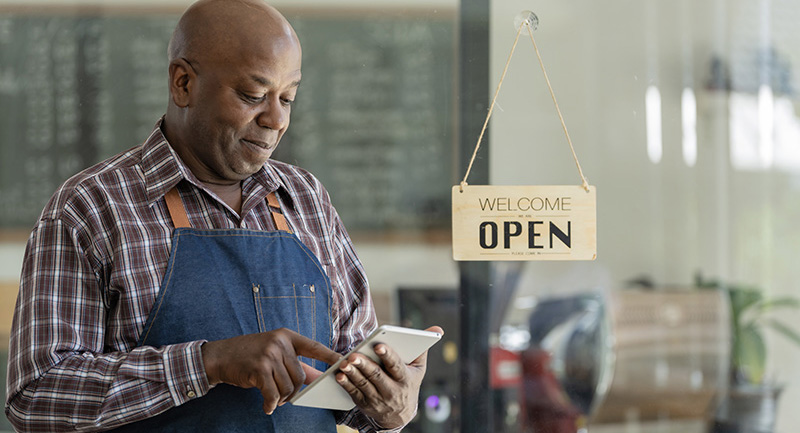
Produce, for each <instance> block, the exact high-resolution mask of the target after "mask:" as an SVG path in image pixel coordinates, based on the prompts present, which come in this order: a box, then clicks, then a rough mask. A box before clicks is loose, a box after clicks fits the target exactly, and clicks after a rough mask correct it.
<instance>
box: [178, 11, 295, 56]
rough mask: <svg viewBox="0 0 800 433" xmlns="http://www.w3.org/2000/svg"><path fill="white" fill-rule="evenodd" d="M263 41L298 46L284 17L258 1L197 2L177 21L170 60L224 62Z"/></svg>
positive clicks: (293, 33) (292, 31)
mask: <svg viewBox="0 0 800 433" xmlns="http://www.w3.org/2000/svg"><path fill="white" fill-rule="evenodd" d="M265 39H269V40H278V41H279V40H286V41H288V42H289V43H296V44H298V45H299V41H298V40H297V35H296V34H295V32H294V29H292V26H291V25H290V24H289V22H288V21H287V20H286V18H284V17H283V15H281V13H280V12H278V11H277V10H276V9H275V8H273V7H272V6H270V5H268V4H266V3H265V2H263V1H261V0H199V1H197V2H196V3H194V4H192V5H191V6H190V7H189V9H187V10H186V12H185V13H184V14H183V16H182V17H181V19H180V21H179V22H178V26H177V27H176V28H175V32H174V33H173V35H172V39H170V42H169V50H168V51H169V53H168V54H169V60H170V61H172V60H175V59H178V58H187V59H195V60H198V61H215V62H216V61H222V62H226V61H229V60H231V59H232V58H234V57H238V56H239V55H240V54H241V53H242V52H243V50H245V51H249V50H251V49H252V47H253V46H254V45H259V44H261V43H263V41H264V40H265Z"/></svg>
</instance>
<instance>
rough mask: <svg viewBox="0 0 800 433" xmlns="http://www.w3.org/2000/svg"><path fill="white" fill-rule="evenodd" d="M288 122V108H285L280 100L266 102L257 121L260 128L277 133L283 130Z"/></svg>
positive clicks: (272, 99)
mask: <svg viewBox="0 0 800 433" xmlns="http://www.w3.org/2000/svg"><path fill="white" fill-rule="evenodd" d="M288 120H289V112H288V107H284V106H283V105H282V104H281V101H280V99H279V98H269V99H267V100H266V101H264V103H263V104H262V109H261V112H260V113H259V114H258V118H257V119H256V121H257V122H258V125H259V126H261V127H263V128H269V129H274V130H276V131H277V130H281V129H283V128H284V127H285V126H286V123H287V122H288Z"/></svg>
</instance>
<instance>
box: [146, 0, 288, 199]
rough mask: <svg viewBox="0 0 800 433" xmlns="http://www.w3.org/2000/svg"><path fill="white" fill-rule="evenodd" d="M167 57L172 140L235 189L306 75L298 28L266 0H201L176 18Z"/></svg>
mask: <svg viewBox="0 0 800 433" xmlns="http://www.w3.org/2000/svg"><path fill="white" fill-rule="evenodd" d="M169 57H170V62H169V64H170V66H169V92H170V98H169V103H168V105H167V113H166V116H165V117H164V122H163V123H162V124H161V128H162V130H163V131H164V134H165V136H166V138H167V140H168V141H169V143H170V145H171V146H172V147H173V149H175V151H176V152H177V153H178V155H179V156H180V158H181V159H182V160H183V162H184V163H185V164H186V165H187V166H188V167H189V169H190V170H191V171H192V173H194V175H195V176H197V178H198V179H199V180H200V181H201V182H203V183H205V184H206V185H208V186H209V188H212V190H213V188H214V187H215V185H216V186H219V185H228V186H233V187H234V188H236V187H237V185H239V182H240V181H242V180H243V179H246V178H247V177H248V176H251V175H252V174H253V173H255V172H257V171H258V170H260V169H261V168H262V167H263V165H264V164H265V163H266V161H267V160H268V159H269V157H270V156H271V155H272V152H273V151H274V150H275V147H276V146H277V145H278V142H279V141H280V139H281V137H282V136H283V134H284V133H285V132H286V129H287V128H288V127H289V118H290V114H291V107H292V102H293V101H294V99H295V96H296V94H297V89H298V87H299V86H300V79H301V76H302V74H301V70H300V69H301V64H302V52H301V49H300V42H299V41H298V40H297V35H296V34H295V33H294V30H292V27H291V26H290V25H289V23H288V22H287V21H286V19H285V18H284V17H283V16H282V15H281V14H280V13H279V12H278V11H277V10H275V9H274V8H272V7H271V6H269V5H267V4H265V3H264V2H263V1H261V0H200V1H198V2H196V3H194V4H193V5H192V6H191V7H190V8H189V9H188V10H187V11H186V13H184V15H183V16H182V17H181V19H180V21H179V22H178V26H177V27H176V29H175V33H174V34H173V36H172V40H171V41H170V45H169ZM215 192H219V193H220V194H222V193H223V192H222V191H215ZM234 195H235V193H234ZM220 196H222V195H220ZM238 197H239V199H240V198H241V194H239V196H238ZM229 204H231V206H232V207H233V208H234V209H236V203H229Z"/></svg>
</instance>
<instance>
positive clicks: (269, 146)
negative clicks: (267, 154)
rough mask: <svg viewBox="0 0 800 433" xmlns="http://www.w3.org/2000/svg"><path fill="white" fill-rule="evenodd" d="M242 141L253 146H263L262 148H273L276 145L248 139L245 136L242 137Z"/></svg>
mask: <svg viewBox="0 0 800 433" xmlns="http://www.w3.org/2000/svg"><path fill="white" fill-rule="evenodd" d="M242 141H243V142H245V143H247V144H249V145H251V146H255V147H258V148H261V149H264V150H270V149H272V148H273V147H274V146H272V145H271V144H269V143H266V142H263V141H257V140H246V139H244V138H243V139H242Z"/></svg>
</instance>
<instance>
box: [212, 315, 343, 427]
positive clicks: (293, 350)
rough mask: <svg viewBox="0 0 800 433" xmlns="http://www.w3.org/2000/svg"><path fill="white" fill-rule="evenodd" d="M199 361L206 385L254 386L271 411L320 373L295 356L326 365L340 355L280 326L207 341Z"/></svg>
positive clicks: (267, 409) (265, 407)
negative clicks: (206, 381) (201, 358)
mask: <svg viewBox="0 0 800 433" xmlns="http://www.w3.org/2000/svg"><path fill="white" fill-rule="evenodd" d="M202 352H203V363H204V365H205V369H206V376H207V377H208V383H209V384H210V385H216V384H218V383H227V384H229V385H234V386H238V387H240V388H254V387H255V388H258V389H259V390H260V391H261V395H263V396H264V412H265V413H266V414H272V412H273V411H274V410H275V408H276V407H278V405H281V404H283V403H285V402H286V401H288V400H289V398H291V397H292V396H293V395H294V394H295V392H297V391H299V390H300V386H301V385H302V384H303V383H310V382H311V381H312V380H313V379H314V378H316V376H319V375H320V374H321V373H320V372H319V371H317V370H315V369H313V368H311V367H310V366H308V365H306V364H304V363H301V362H300V360H299V359H297V357H298V356H306V357H309V358H314V359H318V360H320V361H323V362H326V363H328V364H333V363H335V362H336V361H338V360H339V358H340V357H341V355H339V354H338V353H336V352H334V351H333V350H331V349H329V348H328V347H326V346H325V345H323V344H322V343H319V342H316V341H314V340H311V339H308V338H306V337H304V336H302V335H300V334H298V333H296V332H294V331H291V330H288V329H285V328H281V329H276V330H273V331H269V332H262V333H259V334H249V335H242V336H239V337H234V338H229V339H227V340H219V341H209V342H208V343H205V344H204V345H203V347H202Z"/></svg>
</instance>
